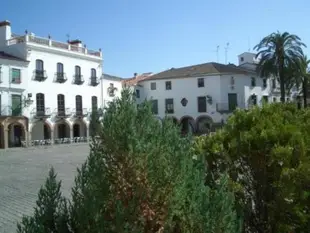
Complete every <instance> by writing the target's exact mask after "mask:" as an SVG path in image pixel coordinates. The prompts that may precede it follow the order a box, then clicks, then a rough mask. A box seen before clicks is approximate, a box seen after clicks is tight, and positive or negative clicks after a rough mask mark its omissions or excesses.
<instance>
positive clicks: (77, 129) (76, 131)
mask: <svg viewBox="0 0 310 233" xmlns="http://www.w3.org/2000/svg"><path fill="white" fill-rule="evenodd" d="M80 135H81V134H80V126H79V125H78V124H74V125H73V137H74V138H76V137H80Z"/></svg>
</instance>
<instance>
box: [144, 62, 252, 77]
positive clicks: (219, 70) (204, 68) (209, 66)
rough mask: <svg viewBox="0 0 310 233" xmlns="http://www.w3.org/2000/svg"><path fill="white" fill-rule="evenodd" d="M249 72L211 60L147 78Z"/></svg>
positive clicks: (172, 69) (248, 71)
mask: <svg viewBox="0 0 310 233" xmlns="http://www.w3.org/2000/svg"><path fill="white" fill-rule="evenodd" d="M249 73H253V72H251V71H250V70H248V69H244V68H241V67H238V66H236V65H234V64H228V65H224V64H220V63H216V62H209V63H204V64H199V65H193V66H186V67H180V68H171V69H169V70H166V71H163V72H160V73H157V74H154V75H151V76H149V77H148V78H147V80H158V79H173V78H186V77H199V76H202V75H210V74H249Z"/></svg>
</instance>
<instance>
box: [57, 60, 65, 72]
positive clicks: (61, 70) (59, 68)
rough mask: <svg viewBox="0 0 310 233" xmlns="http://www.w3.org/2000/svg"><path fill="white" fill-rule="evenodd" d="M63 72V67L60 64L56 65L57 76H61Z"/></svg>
mask: <svg viewBox="0 0 310 233" xmlns="http://www.w3.org/2000/svg"><path fill="white" fill-rule="evenodd" d="M63 72H64V65H63V64H62V63H60V62H58V63H57V74H62V73H63Z"/></svg>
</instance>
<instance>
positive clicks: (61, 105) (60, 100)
mask: <svg viewBox="0 0 310 233" xmlns="http://www.w3.org/2000/svg"><path fill="white" fill-rule="evenodd" d="M57 110H58V115H65V96H64V95H63V94H58V95H57Z"/></svg>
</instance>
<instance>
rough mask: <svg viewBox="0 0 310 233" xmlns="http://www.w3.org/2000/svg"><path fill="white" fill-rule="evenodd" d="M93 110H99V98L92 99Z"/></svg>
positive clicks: (93, 97)
mask: <svg viewBox="0 0 310 233" xmlns="http://www.w3.org/2000/svg"><path fill="white" fill-rule="evenodd" d="M91 109H92V111H97V110H98V98H97V96H92V97H91Z"/></svg>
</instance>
